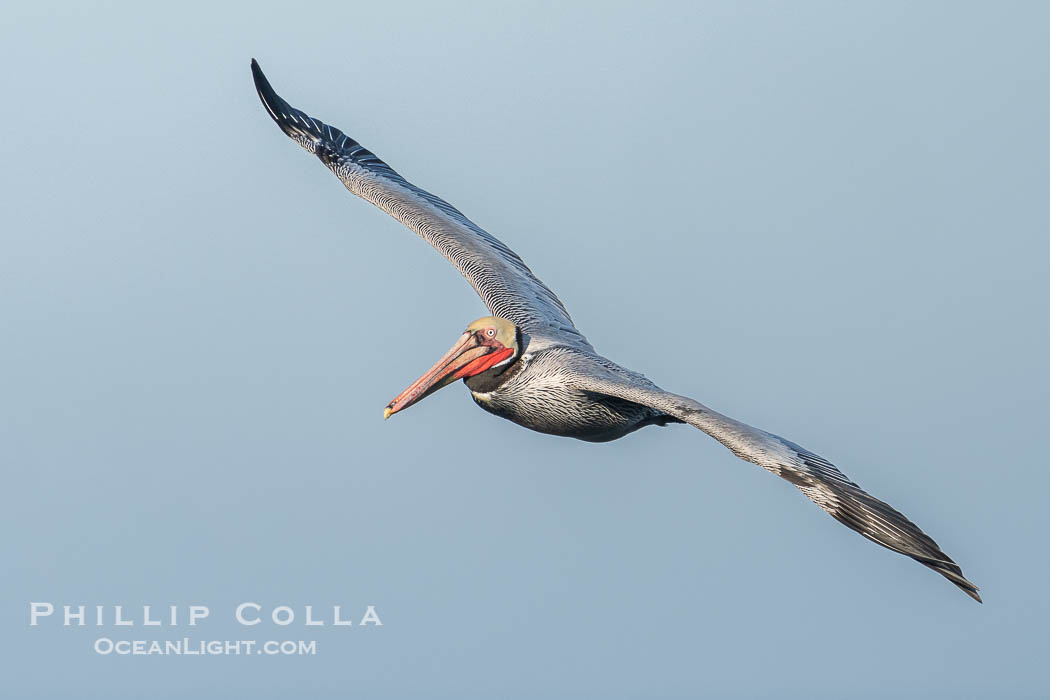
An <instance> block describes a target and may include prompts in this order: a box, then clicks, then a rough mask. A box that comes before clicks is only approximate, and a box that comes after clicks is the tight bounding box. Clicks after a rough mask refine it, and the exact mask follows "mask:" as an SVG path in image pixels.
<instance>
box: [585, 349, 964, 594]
mask: <svg viewBox="0 0 1050 700" xmlns="http://www.w3.org/2000/svg"><path fill="white" fill-rule="evenodd" d="M587 364H588V367H586V368H583V367H581V371H580V375H581V377H582V378H581V379H580V383H579V385H578V388H580V389H583V390H585V391H593V392H596V393H601V394H605V395H607V396H615V397H617V398H621V399H626V400H628V401H633V402H635V403H639V404H642V405H645V406H649V407H651V408H655V409H657V410H659V411H663V412H664V413H667V414H669V415H671V416H674V417H675V418H678V419H679V420H681V421H683V422H686V423H689V424H690V425H693V426H694V427H696V428H699V429H700V430H702V431H704V432H705V433H707V434H708V435H710V436H711V437H713V438H715V439H716V440H718V441H719V442H721V443H722V444H723V445H725V446H726V447H728V448H729V449H730V450H731V451H732V452H733V454H735V455H736V456H737V457H739V458H741V459H744V460H746V461H748V462H752V463H754V464H757V465H758V466H760V467H762V468H764V469H766V470H768V471H770V472H772V473H774V474H776V475H777V476H779V477H781V478H783V479H786V480H787V481H789V482H791V483H792V484H794V485H795V486H796V487H798V489H799V490H800V491H802V493H803V494H804V495H805V496H806V497H807V498H809V499H810V500H811V501H813V502H814V503H816V504H817V505H818V506H820V507H821V508H822V509H823V510H824V511H825V512H826V513H828V514H829V515H831V516H832V517H833V518H835V519H836V520H838V521H839V522H840V523H842V524H843V525H845V526H846V527H848V528H850V529H851V530H854V531H856V532H858V533H860V534H861V535H863V536H864V537H866V538H868V539H869V540H871V541H872V542H875V543H876V544H879V545H882V546H883V547H886V548H887V549H892V550H893V551H895V552H899V553H901V554H904V555H905V556H909V557H911V558H912V559H915V560H916V561H918V562H919V563H921V564H924V565H926V566H928V567H929V568H931V569H933V570H934V571H936V572H937V573H939V574H941V575H942V576H944V577H945V578H947V579H948V580H949V581H951V582H952V583H954V584H955V585H956V586H958V587H959V588H960V589H961V590H962V591H963V592H964V593H966V594H967V595H968V596H970V597H971V598H973V599H974V600H976V601H977V602H981V596H980V595H979V594H978V593H977V591H978V588H977V586H975V585H974V584H973V583H971V582H970V581H968V580H967V579H966V577H965V576H963V573H962V569H960V568H959V565H958V564H956V563H955V562H954V561H952V560H951V558H950V557H949V556H948V555H947V554H945V553H944V552H942V551H941V548H940V547H939V546H938V545H937V543H936V542H934V541H933V539H931V538H930V537H929V536H928V535H927V534H926V533H924V532H923V531H922V530H920V529H919V527H918V526H917V525H915V524H914V523H913V522H911V521H910V520H908V519H907V518H906V517H905V516H904V515H903V514H901V513H900V512H899V511H897V510H895V509H894V508H893V507H892V506H890V505H889V504H887V503H884V502H883V501H880V500H879V499H877V498H875V497H874V496H872V495H871V494H869V493H867V492H866V491H864V490H863V489H862V488H861V487H859V486H858V485H857V484H855V483H853V482H852V481H850V479H848V478H847V477H846V475H845V474H843V473H842V472H840V471H839V470H838V468H836V467H835V465H834V464H832V463H831V462H829V461H828V460H826V459H824V458H823V457H821V456H820V455H817V454H814V453H813V452H810V451H809V450H807V449H805V448H804V447H802V446H800V445H796V444H795V443H793V442H791V441H790V440H785V439H784V438H782V437H780V436H779V435H774V434H772V433H767V432H766V431H764V430H759V429H758V428H754V427H752V426H750V425H747V424H746V423H741V422H740V421H737V420H734V419H732V418H729V417H728V416H724V415H722V414H721V413H718V412H716V411H713V410H711V409H710V408H708V407H707V406H704V405H703V404H701V403H699V402H698V401H694V400H693V399H690V398H688V397H685V396H679V395H677V394H672V393H670V392H668V391H664V390H663V389H660V388H659V387H657V386H656V385H654V384H652V383H651V382H649V381H648V380H646V379H644V378H641V379H638V378H632V377H626V376H621V375H620V374H619V373H614V372H608V371H605V370H603V369H602V368H599V367H597V366H595V365H594V364H593V363H587Z"/></svg>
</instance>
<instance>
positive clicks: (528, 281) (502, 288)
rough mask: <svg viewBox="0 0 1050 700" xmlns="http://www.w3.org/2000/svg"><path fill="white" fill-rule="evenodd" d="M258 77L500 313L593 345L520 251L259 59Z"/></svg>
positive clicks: (293, 130)
mask: <svg viewBox="0 0 1050 700" xmlns="http://www.w3.org/2000/svg"><path fill="white" fill-rule="evenodd" d="M252 75H253V76H254V78H255V88H256V90H257V91H258V93H259V98H260V99H261V100H262V103H263V106H265V107H266V111H267V112H268V113H269V114H270V116H271V117H272V118H273V120H274V121H275V122H277V125H278V126H279V127H281V130H282V131H283V132H284V133H285V134H287V135H288V136H289V137H291V138H292V140H294V141H295V142H296V143H298V144H299V145H300V146H302V147H303V148H304V149H306V150H307V151H309V152H310V153H313V154H314V155H316V156H317V157H318V158H319V159H320V160H321V162H322V163H324V164H325V165H326V166H327V167H328V169H329V170H331V171H332V172H333V173H334V174H335V176H336V177H338V178H339V179H340V180H341V181H342V183H343V184H344V185H346V188H347V189H348V190H350V191H351V192H353V193H354V194H356V195H357V196H359V197H361V198H362V199H366V200H368V201H369V202H371V203H372V204H374V205H376V206H377V207H379V208H380V209H382V210H383V211H385V212H386V213H388V214H390V215H391V216H392V217H394V218H395V219H397V220H398V221H400V222H401V223H402V224H404V225H405V226H407V227H408V228H410V229H412V230H413V231H415V232H416V233H417V234H419V235H420V237H422V238H423V239H424V240H426V241H427V242H428V243H430V244H431V245H432V246H434V248H436V249H437V250H438V251H439V252H440V253H441V254H442V255H444V256H445V257H446V258H447V259H448V260H449V262H451V263H452V264H453V265H455V267H456V269H458V270H459V271H460V272H461V273H462V274H463V276H464V277H466V278H467V281H468V282H470V284H471V286H473V287H474V289H475V291H477V293H478V295H479V296H480V297H481V299H482V301H484V302H485V304H486V305H487V306H488V308H489V310H490V311H491V312H492V314H493V315H494V316H499V317H501V318H505V319H508V320H510V321H512V322H514V324H515V325H517V326H518V327H519V328H521V329H522V330H524V331H525V332H527V333H532V334H537V335H542V336H547V337H555V338H558V339H560V340H562V341H564V342H567V343H569V344H572V345H575V346H578V347H584V348H590V345H589V343H588V342H587V340H586V339H585V338H584V337H583V334H582V333H580V332H579V331H578V330H577V329H576V326H575V325H574V324H573V322H572V319H571V318H570V317H569V312H568V311H566V310H565V306H564V305H563V304H562V303H561V301H560V300H559V299H558V297H557V296H555V294H554V292H552V291H551V290H550V289H548V288H547V286H546V285H544V284H543V282H541V281H540V280H539V278H537V277H536V275H534V274H533V273H532V270H530V269H529V268H528V266H527V265H525V263H524V261H522V259H521V258H520V257H518V255H517V254H516V253H515V252H514V251H512V250H511V249H510V248H508V247H507V246H506V245H504V244H503V243H502V242H501V241H500V240H499V239H497V238H496V237H495V236H493V235H491V234H489V233H488V232H486V231H485V230H484V229H482V228H481V227H480V226H478V225H477V224H475V223H474V222H472V221H471V220H470V219H468V218H467V217H466V216H464V215H463V214H462V213H461V212H460V211H459V210H458V209H456V208H455V207H453V206H452V205H451V204H449V203H448V202H446V201H444V200H443V199H441V198H440V197H436V196H434V195H432V194H430V193H429V192H427V191H425V190H422V189H420V188H419V187H416V186H415V185H413V184H412V183H410V182H409V181H408V180H406V179H405V178H403V177H401V175H399V174H398V173H397V172H396V171H395V170H394V169H393V168H391V167H390V166H389V165H387V164H386V163H384V162H383V161H382V160H380V159H379V158H378V157H377V156H376V155H375V154H374V153H372V152H371V151H369V150H367V149H365V148H364V147H363V146H361V144H359V143H358V142H357V141H355V140H353V139H352V138H350V137H349V136H347V135H346V134H344V133H343V132H342V131H340V130H339V129H336V128H335V127H332V126H329V125H327V124H325V123H323V122H321V121H320V120H319V119H314V118H313V117H310V116H308V115H307V114H305V113H303V112H301V111H300V110H298V109H296V108H294V107H292V106H291V105H289V104H288V103H287V102H285V101H284V100H283V99H281V97H280V96H279V95H278V94H277V93H276V92H274V89H273V88H272V87H271V86H270V82H269V81H268V80H267V79H266V76H265V75H263V72H262V69H260V68H259V64H258V63H257V62H256V61H255V59H252Z"/></svg>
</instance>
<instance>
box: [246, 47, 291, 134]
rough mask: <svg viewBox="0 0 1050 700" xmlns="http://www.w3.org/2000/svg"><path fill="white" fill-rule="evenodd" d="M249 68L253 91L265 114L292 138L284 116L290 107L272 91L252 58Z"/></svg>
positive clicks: (271, 87)
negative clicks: (253, 83) (253, 84)
mask: <svg viewBox="0 0 1050 700" xmlns="http://www.w3.org/2000/svg"><path fill="white" fill-rule="evenodd" d="M251 67H252V79H253V80H254V81H255V91H256V92H257V93H258V94H259V100H260V101H262V103H263V107H265V108H266V113H267V114H269V115H270V118H271V119H273V120H274V122H275V123H276V124H277V126H279V127H281V131H283V132H284V133H285V134H287V135H288V136H294V133H293V131H292V130H290V129H289V125H288V123H287V122H288V120H287V116H286V113H287V112H290V111H291V106H290V105H289V104H288V103H287V102H285V101H284V100H283V99H281V96H280V95H278V94H277V91H276V90H274V89H273V86H272V85H270V81H269V80H267V78H266V75H265V74H264V73H263V72H262V68H261V67H260V66H259V62H258V61H256V60H255V58H254V57H253V58H252V63H251Z"/></svg>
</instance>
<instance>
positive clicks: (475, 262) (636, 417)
mask: <svg viewBox="0 0 1050 700" xmlns="http://www.w3.org/2000/svg"><path fill="white" fill-rule="evenodd" d="M252 74H253V76H254V78H255V87H256V90H257V91H258V93H259V97H260V99H261V100H262V103H263V106H264V107H265V108H266V111H267V112H268V113H269V115H270V117H271V118H272V119H273V120H274V121H275V122H276V123H277V126H279V127H280V128H281V131H283V132H284V133H285V134H287V135H288V136H290V137H291V138H292V140H293V141H295V142H296V143H298V144H299V145H300V146H302V147H303V148H304V149H306V150H307V151H309V152H310V153H313V154H314V155H315V156H317V157H318V158H319V159H320V160H321V162H322V163H324V164H325V166H327V167H328V169H329V170H331V171H332V173H334V174H335V176H336V177H338V178H339V180H340V181H342V183H343V184H344V185H345V186H346V188H347V189H348V190H350V191H351V192H352V193H354V194H355V195H357V196H358V197H361V198H362V199H365V200H367V201H369V202H371V203H372V204H374V205H376V206H377V207H379V208H380V209H382V210H383V211H385V212H386V213H388V214H390V215H391V216H392V217H394V218H395V219H397V220H398V221H400V222H401V223H402V224H404V225H405V226H407V227H408V228H410V229H412V230H413V231H415V232H416V233H417V234H419V236H421V237H422V238H423V239H424V240H425V241H427V242H428V243H430V245H432V246H433V247H434V248H436V249H437V250H438V252H440V253H441V254H442V255H444V256H445V257H446V258H447V259H448V261H449V262H451V263H452V264H453V265H455V267H456V269H458V270H459V271H460V272H461V273H462V274H463V276H464V277H465V278H466V279H467V281H468V282H470V284H471V286H473V287H474V290H475V291H476V292H477V293H478V295H479V296H480V297H481V299H482V300H483V301H484V302H485V305H486V306H488V308H489V310H490V311H491V313H492V315H491V316H486V317H485V318H480V319H478V320H477V321H474V322H473V323H471V324H470V325H468V326H467V328H466V330H464V331H463V333H462V334H461V335H460V336H459V339H458V340H456V342H455V344H454V345H453V346H452V348H451V349H450V350H449V351H448V352H447V353H445V355H444V357H442V358H441V359H440V360H438V361H437V363H436V364H435V365H434V366H433V367H431V368H430V369H429V370H427V371H426V373H425V374H423V376H422V377H420V378H419V379H417V380H416V381H415V382H413V383H412V384H411V385H410V386H409V387H408V388H407V389H405V390H404V391H403V392H401V393H400V394H398V395H397V397H396V398H395V399H394V400H393V401H391V402H390V403H389V404H388V405H387V407H386V409H385V411H384V414H383V415H384V417H385V418H389V417H390V416H392V415H393V414H395V413H399V412H400V411H403V410H405V409H406V408H408V407H409V406H411V405H412V404H414V403H416V402H417V401H420V400H421V399H423V398H425V397H427V396H429V395H430V394H432V393H434V392H435V391H437V390H438V389H440V388H442V387H444V386H447V385H449V384H451V383H452V382H454V381H456V380H457V379H462V380H463V381H464V382H465V383H466V385H467V388H468V389H469V390H470V395H471V397H472V398H473V399H474V402H475V403H477V405H478V406H480V407H481V408H483V409H485V410H486V411H488V412H489V413H494V414H495V415H497V416H500V417H501V418H506V419H507V420H511V421H514V422H515V423H517V424H518V425H521V426H524V427H526V428H529V429H531V430H537V431H539V432H541V433H549V434H551V435H562V436H565V437H573V438H577V439H579V440H588V441H591V442H605V441H608V440H616V439H617V438H621V437H623V436H624V435H627V434H628V433H630V432H633V431H635V430H638V429H639V428H643V427H645V426H648V425H660V426H662V425H667V424H671V423H687V424H689V425H692V426H693V427H696V428H699V429H700V430H702V431H703V432H705V433H707V434H708V435H710V436H711V437H713V438H714V439H715V440H718V441H719V442H721V443H722V444H723V445H725V446H726V447H728V448H729V449H730V450H731V451H732V452H733V454H735V455H736V456H737V457H739V458H741V459H744V460H747V461H748V462H753V463H754V464H757V465H758V466H760V467H762V468H763V469H766V470H768V471H770V472H772V473H773V474H776V475H777V476H779V477H781V478H783V479H786V480H788V481H789V482H791V483H792V484H794V485H795V486H796V487H798V489H799V490H800V491H801V492H802V493H803V494H804V495H805V496H806V497H807V498H809V499H810V500H811V501H813V502H814V503H816V504H817V505H818V506H820V507H821V508H822V509H823V510H824V511H825V512H827V513H828V514H829V515H831V516H832V517H833V518H835V519H836V520H838V521H839V522H840V523H842V524H843V525H845V526H846V527H848V528H850V529H851V530H855V531H856V532H858V533H860V534H861V535H863V536H864V537H866V538H868V539H869V540H871V541H872V542H875V543H876V544H879V545H882V546H883V547H886V548H888V549H892V550H893V551H895V552H899V553H901V554H904V555H905V556H909V557H911V558H912V559H914V560H916V561H918V562H919V563H920V564H923V565H925V566H928V567H929V568H931V569H933V570H934V571H936V572H937V573H939V574H941V575H942V576H944V577H945V578H947V579H948V580H949V581H951V582H952V583H954V584H955V585H956V586H958V587H959V588H960V589H961V590H962V591H963V592H964V593H966V594H967V595H969V596H970V597H971V598H973V599H975V600H977V601H978V602H980V600H981V597H980V596H979V595H978V593H977V586H975V585H974V584H972V583H970V582H969V581H968V580H966V578H965V577H964V576H963V574H962V570H961V569H960V568H959V566H958V565H957V564H956V563H955V562H954V561H952V560H951V558H950V557H948V555H946V554H945V553H944V552H942V551H941V549H940V547H938V546H937V543H936V542H934V541H933V540H932V539H931V538H930V537H929V536H927V535H926V534H925V533H924V532H923V531H922V530H920V529H919V528H918V527H917V526H916V525H915V524H914V523H912V522H911V521H910V520H908V519H907V518H906V517H904V516H903V515H902V514H901V513H899V512H898V511H897V510H895V509H894V508H893V507H891V506H889V505H888V504H886V503H883V502H882V501H880V500H879V499H877V498H875V497H874V496H871V495H870V494H868V493H867V492H866V491H864V490H863V489H861V488H860V487H859V486H857V485H856V484H855V483H853V482H852V481H850V480H849V478H847V477H846V476H845V475H844V474H843V473H842V472H840V471H839V470H838V469H837V468H836V467H835V465H833V464H832V463H831V462H829V461H828V460H826V459H824V458H823V457H821V456H819V455H817V454H814V453H813V452H810V451H809V450H807V449H805V448H804V447H801V446H800V445H797V444H795V443H793V442H791V441H790V440H785V439H784V438H782V437H780V436H778V435H774V434H772V433H767V432H765V431H764V430H759V429H758V428H753V427H751V426H750V425H747V424H746V423H741V422H740V421H738V420H734V419H732V418H730V417H728V416H724V415H722V414H720V413H717V412H715V411H713V410H711V409H710V408H708V407H707V406H704V405H703V404H701V403H699V402H697V401H694V400H693V399H691V398H688V397H685V396H679V395H678V394H672V393H671V392H669V391H664V390H663V389H661V388H660V387H658V386H657V385H656V384H654V383H653V382H651V381H649V380H648V379H647V378H646V377H644V376H643V375H641V374H639V373H637V372H633V371H631V370H629V369H626V368H624V367H621V366H620V365H618V364H616V363H615V362H612V361H610V360H607V359H606V358H604V357H602V356H601V355H599V354H598V353H597V352H596V351H595V350H594V348H593V347H591V344H590V343H589V342H587V339H586V338H585V337H584V336H583V334H582V333H580V331H578V330H577V329H576V326H575V324H573V321H572V319H571V318H570V317H569V312H568V311H566V310H565V306H564V305H563V304H562V303H561V301H560V300H559V299H558V297H557V296H555V294H554V292H552V291H551V290H550V289H549V288H548V287H547V286H546V285H545V284H543V282H541V281H540V279H539V278H538V277H536V275H535V274H533V272H532V270H530V269H529V268H528V266H527V265H526V264H525V262H524V261H523V260H522V259H521V258H520V257H518V255H517V254H516V253H515V252H514V251H513V250H511V249H510V248H508V247H507V246H506V245H505V244H504V243H503V242H502V241H500V240H499V239H497V238H496V237H495V236H493V235H492V234H490V233H488V232H486V231H485V230H483V229H482V228H481V227H480V226H478V225H477V224H475V223H474V222H473V221H471V220H470V219H468V218H467V217H466V216H464V215H463V214H462V213H461V212H460V211H459V210H458V209H456V208H455V207H453V206H452V205H451V204H449V203H448V202H446V201H445V200H443V199H441V198H440V197H436V196H434V195H432V194H430V193H429V192H427V191H426V190H423V189H420V188H419V187H416V186H415V185H413V184H412V183H411V182H409V181H408V180H406V179H405V178H403V177H402V176H401V175H399V174H398V173H397V172H396V171H395V170H394V169H393V168H391V167H390V166H389V165H387V164H386V163H385V162H383V161H382V160H380V159H379V158H378V157H377V156H376V155H375V154H374V153H372V152H371V151H369V150H367V149H366V148H364V147H363V146H361V144H359V143H358V142H357V141H355V140H353V139H352V138H350V137H349V136H347V135H346V134H344V133H343V132H342V131H340V130H339V129H336V128H335V127H333V126H329V125H327V124H325V123H323V122H321V121H320V120H318V119H315V118H313V117H310V116H308V115H307V114H305V113H303V112H301V111H300V110H298V109H296V108H294V107H292V106H291V105H289V104H288V103H287V102H285V101H284V100H283V99H281V97H279V96H278V95H277V93H276V92H274V90H273V88H272V87H271V86H270V83H269V81H268V80H267V79H266V77H265V76H264V75H263V72H262V70H261V69H260V68H259V64H258V63H257V62H256V61H255V60H254V59H252Z"/></svg>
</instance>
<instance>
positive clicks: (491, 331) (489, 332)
mask: <svg viewBox="0 0 1050 700" xmlns="http://www.w3.org/2000/svg"><path fill="white" fill-rule="evenodd" d="M485 335H487V336H488V337H490V338H495V337H496V329H495V328H489V329H488V330H487V331H485Z"/></svg>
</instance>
